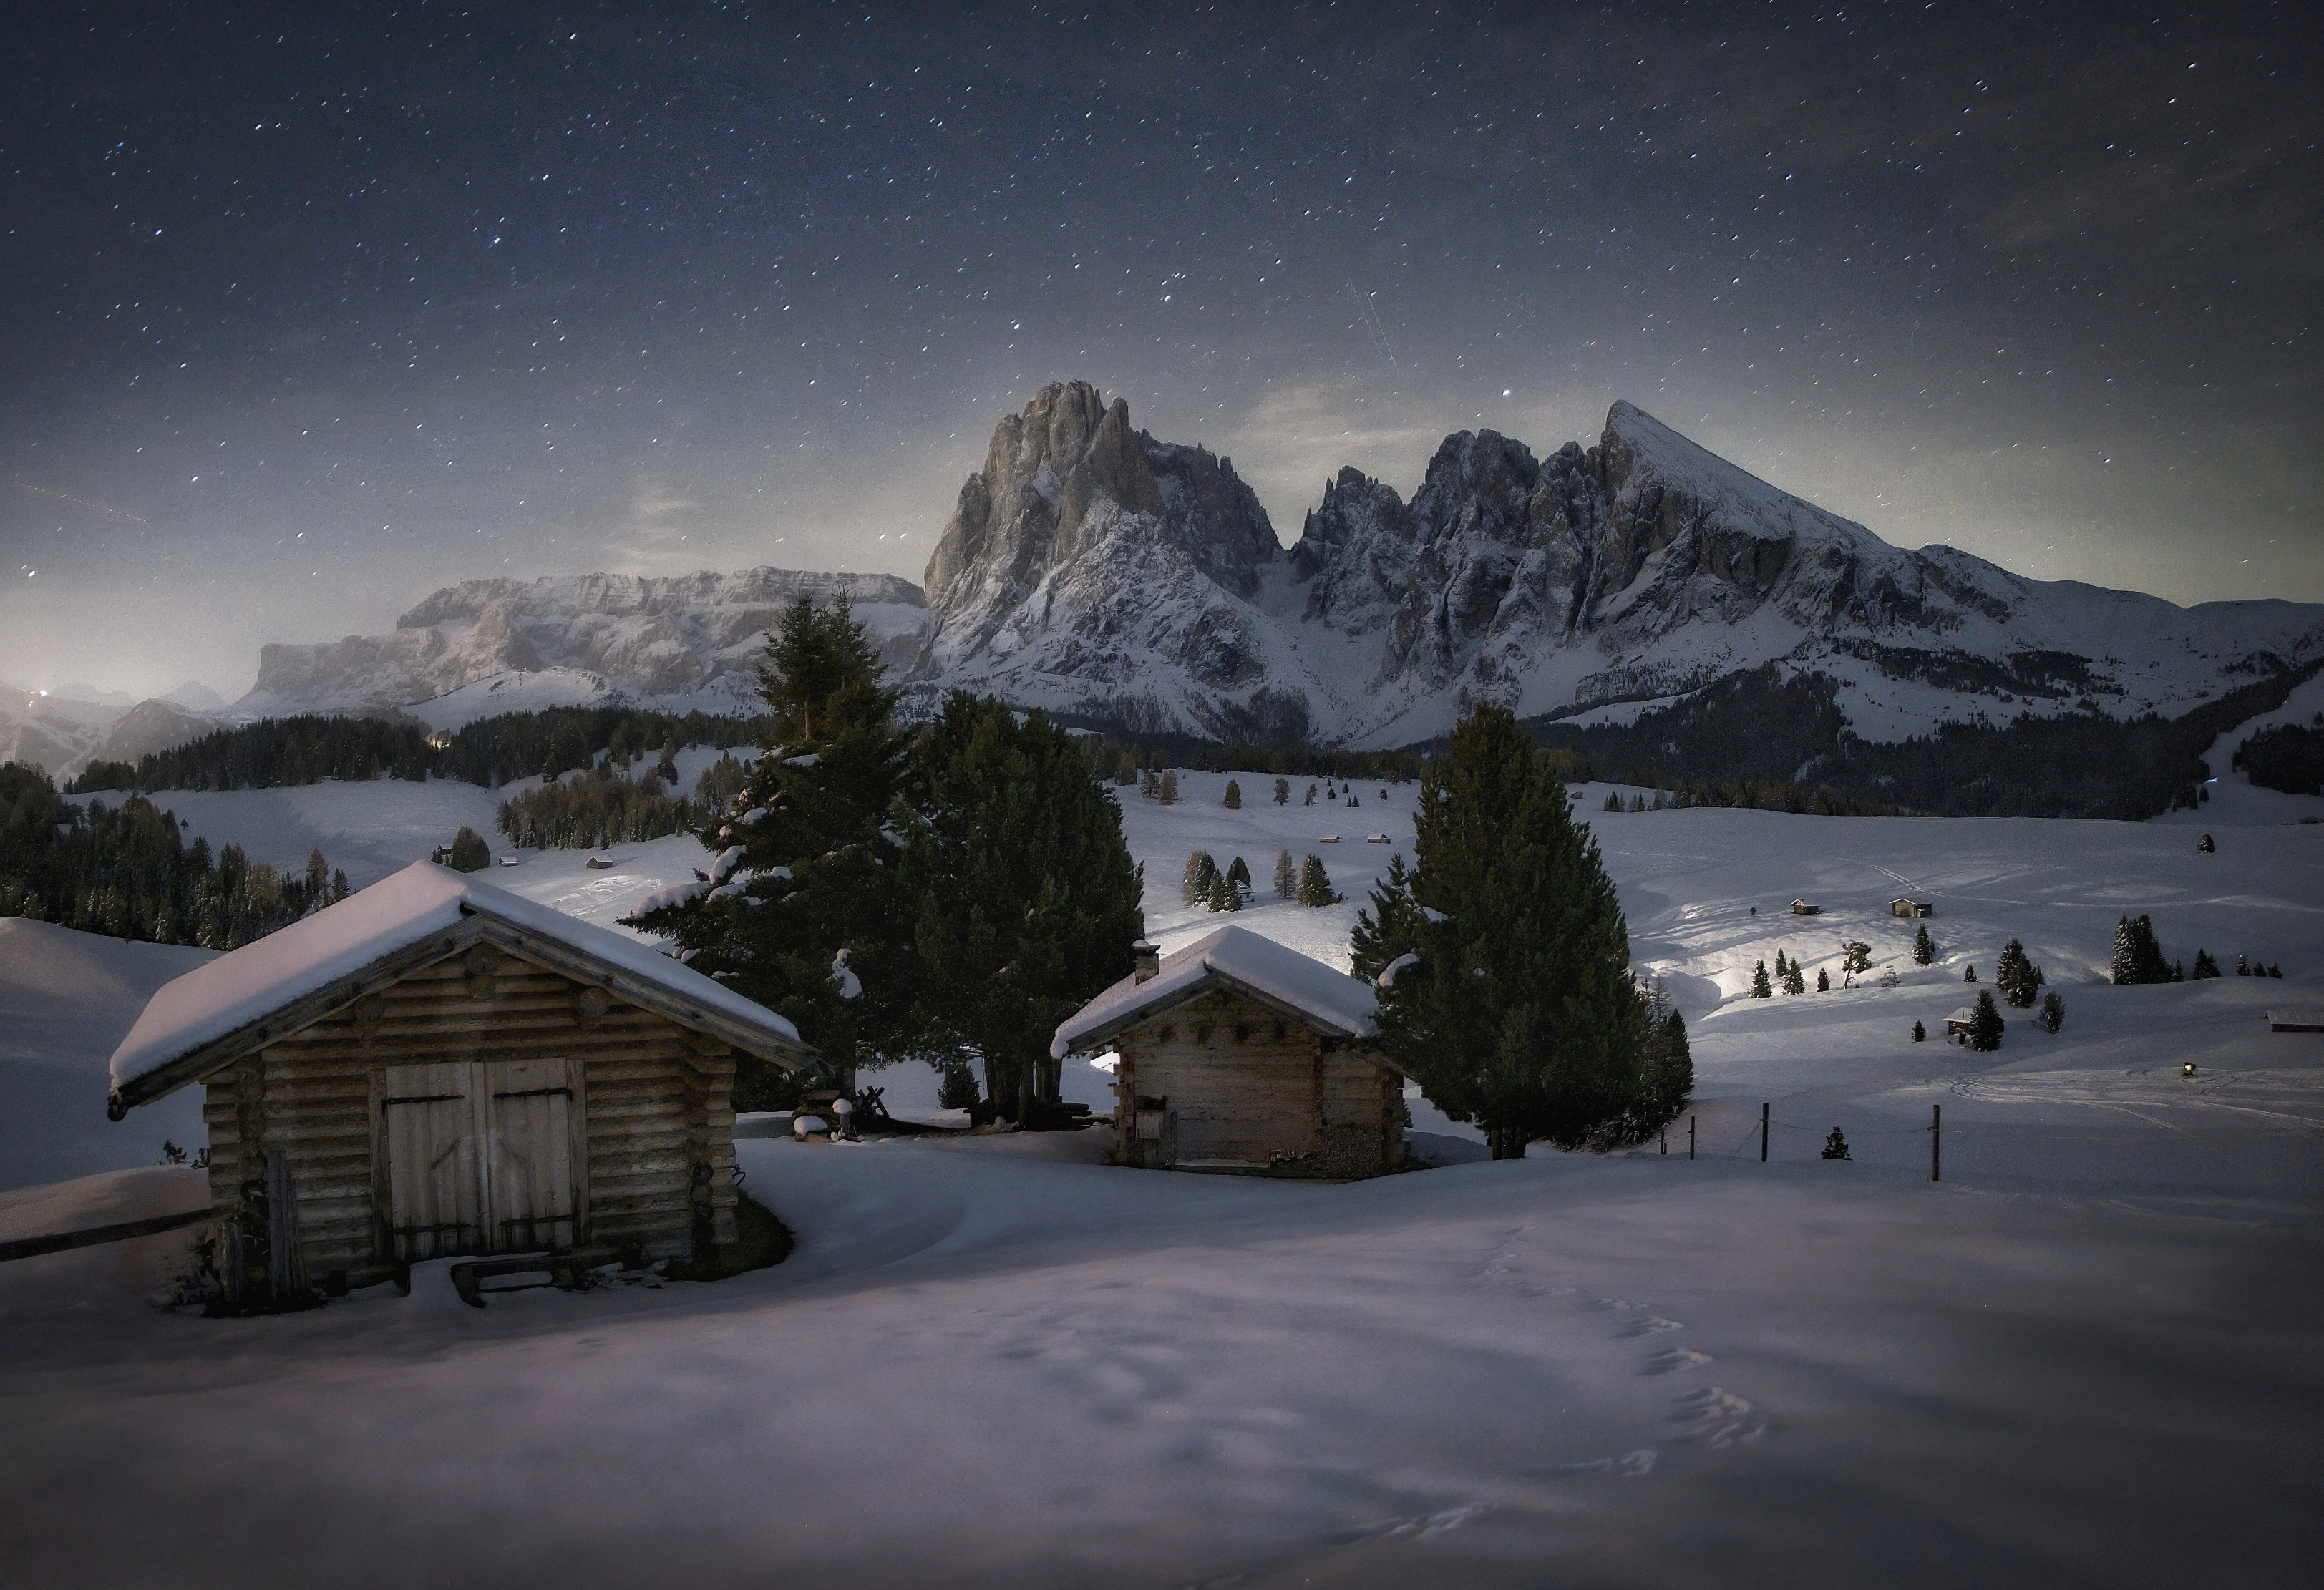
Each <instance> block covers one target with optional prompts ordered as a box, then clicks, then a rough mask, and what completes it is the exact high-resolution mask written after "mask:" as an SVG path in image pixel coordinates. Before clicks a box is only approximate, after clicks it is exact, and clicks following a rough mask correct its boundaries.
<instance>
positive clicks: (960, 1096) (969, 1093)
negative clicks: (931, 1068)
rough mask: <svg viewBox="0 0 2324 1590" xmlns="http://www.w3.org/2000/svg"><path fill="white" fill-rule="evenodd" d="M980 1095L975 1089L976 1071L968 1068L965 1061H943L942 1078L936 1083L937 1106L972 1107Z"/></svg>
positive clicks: (943, 1107) (948, 1107)
mask: <svg viewBox="0 0 2324 1590" xmlns="http://www.w3.org/2000/svg"><path fill="white" fill-rule="evenodd" d="M981 1098H982V1095H981V1094H979V1093H978V1091H977V1089H976V1073H975V1072H973V1071H970V1070H969V1069H968V1062H966V1061H964V1060H948V1061H946V1062H945V1064H944V1069H943V1080H942V1081H940V1082H938V1083H937V1084H936V1107H937V1108H939V1109H974V1108H975V1107H976V1106H977V1104H978V1103H979V1101H980V1100H981Z"/></svg>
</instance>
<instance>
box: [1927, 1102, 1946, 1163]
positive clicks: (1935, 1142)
mask: <svg viewBox="0 0 2324 1590" xmlns="http://www.w3.org/2000/svg"><path fill="white" fill-rule="evenodd" d="M1944 1121H1945V1107H1944V1106H1943V1105H1941V1104H1932V1105H1931V1106H1929V1180H1930V1181H1936V1180H1937V1171H1938V1169H1939V1167H1940V1166H1941V1163H1942V1155H1943V1151H1944V1142H1945V1135H1944V1129H1943V1128H1944Z"/></svg>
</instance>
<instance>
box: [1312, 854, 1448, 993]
mask: <svg viewBox="0 0 2324 1590" xmlns="http://www.w3.org/2000/svg"><path fill="white" fill-rule="evenodd" d="M1310 859H1313V858H1312V857H1311V858H1310ZM1318 865H1321V864H1320V863H1318ZM1301 904H1303V905H1304V904H1305V898H1304V896H1303V898H1302V901H1301ZM1427 922H1428V919H1427V918H1426V917H1425V916H1424V915H1422V914H1421V911H1420V906H1419V905H1417V904H1416V902H1415V901H1414V900H1413V897H1412V875H1411V874H1410V873H1409V872H1407V871H1406V870H1405V866H1404V853H1403V852H1402V851H1401V850H1399V851H1397V853H1396V854H1395V855H1393V856H1390V857H1389V858H1388V877H1387V878H1384V879H1382V880H1381V881H1380V882H1379V884H1377V885H1375V886H1374V887H1373V888H1372V893H1371V905H1370V908H1369V910H1364V911H1359V912H1357V913H1356V931H1355V935H1354V937H1353V938H1352V939H1351V941H1350V942H1349V946H1348V949H1349V960H1350V962H1351V964H1350V966H1349V970H1351V972H1353V973H1354V974H1355V975H1356V976H1357V977H1359V978H1360V979H1363V980H1364V981H1365V982H1368V983H1369V982H1372V981H1373V980H1375V979H1378V978H1379V974H1380V973H1381V972H1382V971H1385V970H1387V969H1388V963H1389V962H1390V961H1392V960H1395V959H1396V958H1397V956H1399V955H1401V954H1403V953H1404V952H1405V951H1406V949H1409V948H1410V947H1411V946H1412V945H1413V944H1416V943H1417V942H1419V939H1420V934H1421V933H1423V932H1424V931H1425V928H1426V926H1427Z"/></svg>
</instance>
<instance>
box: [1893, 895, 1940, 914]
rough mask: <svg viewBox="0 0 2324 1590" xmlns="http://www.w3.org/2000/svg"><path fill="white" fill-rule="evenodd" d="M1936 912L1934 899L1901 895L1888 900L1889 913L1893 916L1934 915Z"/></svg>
mask: <svg viewBox="0 0 2324 1590" xmlns="http://www.w3.org/2000/svg"><path fill="white" fill-rule="evenodd" d="M1888 914H1889V915H1891V916H1934V915H1935V914H1937V907H1936V905H1935V903H1934V902H1933V901H1929V900H1914V899H1908V898H1906V897H1905V896H1902V895H1899V896H1897V897H1896V898H1895V899H1893V900H1891V901H1889V902H1888Z"/></svg>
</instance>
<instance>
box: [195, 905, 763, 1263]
mask: <svg viewBox="0 0 2324 1590" xmlns="http://www.w3.org/2000/svg"><path fill="white" fill-rule="evenodd" d="M530 1059H544V1060H545V1059H565V1060H577V1061H578V1062H581V1064H580V1071H581V1078H582V1081H581V1086H580V1088H579V1089H577V1091H578V1092H579V1094H580V1095H581V1099H580V1102H581V1103H582V1105H583V1106H584V1107H585V1112H586V1113H585V1117H584V1119H585V1121H586V1142H587V1148H586V1160H585V1162H584V1164H583V1165H582V1167H581V1172H580V1175H579V1177H578V1178H577V1183H578V1184H577V1185H576V1188H575V1189H574V1194H575V1199H576V1210H577V1213H578V1219H577V1220H576V1231H577V1235H576V1237H575V1239H574V1245H575V1246H576V1248H579V1249H581V1250H584V1251H585V1252H586V1251H591V1250H594V1251H598V1252H603V1253H604V1254H606V1255H611V1254H612V1253H613V1252H615V1251H617V1250H618V1249H620V1248H621V1247H622V1246H623V1245H629V1244H641V1245H643V1246H644V1247H645V1248H646V1250H647V1252H648V1254H649V1255H650V1256H653V1257H673V1256H681V1255H687V1254H688V1253H690V1252H691V1251H692V1250H693V1248H694V1247H695V1245H696V1242H697V1240H703V1241H712V1242H720V1243H731V1242H733V1241H734V1239H735V1230H734V1204H735V1188H734V1180H733V1167H734V1115H733V1080H734V1059H733V1052H732V1051H730V1050H729V1049H728V1048H727V1046H726V1045H725V1044H724V1043H720V1042H718V1041H716V1040H713V1039H709V1038H705V1037H703V1036H702V1035H700V1034H696V1033H694V1032H692V1031H691V1030H689V1029H687V1028H685V1027H682V1026H679V1025H677V1024H676V1023H674V1022H671V1021H669V1020H666V1019H664V1018H663V1017H661V1016H657V1015H654V1014H653V1013H651V1012H650V1011H646V1010H641V1009H639V1008H637V1007H635V1006H623V1005H620V1004H617V1003H613V1002H611V1001H609V1000H608V999H607V997H606V996H605V995H604V992H603V990H601V989H597V988H590V987H588V986H586V985H584V984H580V983H576V982H575V981H573V980H571V979H567V978H566V977H564V976H562V975H560V974H558V972H555V971H552V970H549V968H547V967H545V966H541V965H539V964H538V963H536V962H533V961H530V960H526V959H524V958H523V957H521V956H518V955H515V954H512V953H509V952H506V951H500V950H498V949H496V948H494V947H492V946H478V947H472V948H468V949H465V950H460V951H455V952H454V953H453V954H451V955H449V956H447V958H445V959H444V960H439V961H437V962H435V963H434V964H432V965H429V966H425V967H422V968H420V969H419V970H416V971H413V972H411V973H410V974H409V975H408V976H406V977H404V978H403V979H401V980H400V981H398V982H396V983H395V984H393V985H392V986H391V987H389V988H386V989H384V990H383V991H382V992H380V993H378V994H376V995H373V996H371V997H367V998H364V999H363V1000H360V1001H358V1002H357V1003H356V1004H355V1005H354V1006H349V1007H347V1008H346V1009H343V1010H340V1011H338V1012H337V1013H336V1014H334V1015H332V1016H327V1017H325V1018H324V1019H323V1020H321V1021H318V1022H317V1023H315V1024H314V1025H311V1026H309V1027H306V1028H304V1029H302V1030H301V1031H300V1032H298V1033H296V1034H291V1035H290V1036H288V1037H286V1038H283V1039H281V1040H280V1041H278V1042H277V1043H273V1044H272V1045H270V1046H268V1047H267V1048H266V1049H263V1050H262V1051H260V1052H258V1053H256V1054H254V1055H251V1056H248V1057H246V1058H245V1059H244V1060H242V1061H240V1062H236V1063H235V1065H233V1066H232V1067H230V1068H228V1069H227V1070H226V1071H223V1072H219V1073H217V1074H216V1075H214V1076H212V1077H211V1078H210V1079H209V1080H208V1090H207V1098H206V1099H205V1102H204V1107H203V1115H204V1118H205V1119H206V1120H207V1121H208V1125H209V1145H210V1189H211V1195H212V1197H213V1199H215V1200H217V1201H219V1202H231V1201H233V1200H235V1199H239V1198H240V1197H241V1196H242V1188H243V1185H244V1183H245V1182H247V1181H256V1180H259V1179H261V1178H262V1177H263V1175H264V1173H265V1172H264V1167H265V1155H266V1153H268V1152H269V1151H271V1150H277V1149H279V1150H281V1151H282V1152H283V1153H285V1155H286V1157H287V1159H288V1161H289V1164H290V1169H291V1183H292V1187H293V1190H294V1192H295V1196H296V1205H297V1218H298V1229H299V1237H300V1249H301V1251H302V1253H303V1254H304V1255H305V1257H306V1261H307V1266H308V1270H309V1273H311V1274H313V1275H315V1276H317V1277H318V1278H319V1277H320V1276H321V1275H322V1274H323V1273H325V1272H327V1271H329V1270H341V1269H343V1270H346V1272H348V1276H349V1280H350V1282H351V1283H352V1284H355V1285H364V1284H368V1283H369V1282H373V1281H377V1280H381V1279H383V1278H385V1277H386V1276H387V1275H388V1274H390V1273H392V1272H393V1270H394V1268H395V1264H396V1255H395V1249H394V1246H393V1244H392V1242H391V1240H390V1238H389V1235H388V1190H387V1183H386V1174H385V1172H386V1165H385V1159H386V1154H385V1134H384V1131H383V1126H382V1111H381V1109H380V1107H379V1104H378V1100H379V1099H380V1098H383V1097H388V1096H392V1095H394V1094H396V1093H397V1092H398V1091H399V1089H398V1088H397V1085H396V1081H395V1078H396V1076H397V1075H398V1073H399V1072H406V1073H409V1071H410V1068H412V1067H419V1066H427V1065H440V1064H443V1063H446V1062H492V1061H508V1060H530Z"/></svg>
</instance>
